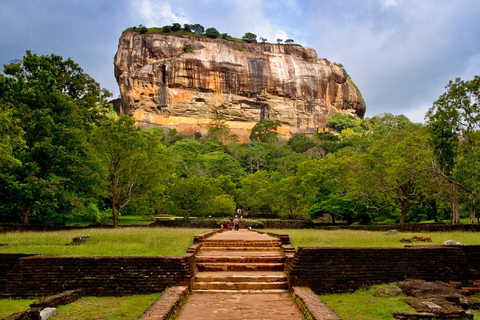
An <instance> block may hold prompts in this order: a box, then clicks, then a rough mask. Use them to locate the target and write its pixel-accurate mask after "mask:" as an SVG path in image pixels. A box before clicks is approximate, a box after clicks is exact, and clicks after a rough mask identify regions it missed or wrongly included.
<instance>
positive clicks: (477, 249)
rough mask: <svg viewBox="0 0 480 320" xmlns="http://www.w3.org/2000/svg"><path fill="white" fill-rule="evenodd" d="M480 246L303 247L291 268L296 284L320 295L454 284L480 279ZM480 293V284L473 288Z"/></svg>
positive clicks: (289, 268) (293, 282) (288, 269)
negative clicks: (407, 284)
mask: <svg viewBox="0 0 480 320" xmlns="http://www.w3.org/2000/svg"><path fill="white" fill-rule="evenodd" d="M479 255H480V246H466V247H441V246H428V247H427V246H421V247H419V246H418V247H405V248H337V247H335V248H334V247H324V248H322V247H305V248H302V247H301V248H299V249H298V251H297V252H296V253H295V255H294V257H293V259H292V260H291V261H289V263H288V265H287V272H288V273H289V276H290V277H289V279H290V285H291V286H308V287H311V288H312V290H314V291H315V292H316V293H329V292H348V291H354V290H356V289H358V288H361V287H363V286H368V285H373V284H378V283H389V282H395V281H402V280H405V279H423V280H427V281H436V280H438V281H445V282H455V283H456V284H457V286H458V287H462V285H463V286H468V285H472V284H473V283H474V281H472V280H476V281H477V283H478V280H480V273H479V269H477V270H475V268H478V266H479V264H478V259H479V258H478V256H479ZM472 289H473V290H470V291H475V290H480V286H477V288H472Z"/></svg>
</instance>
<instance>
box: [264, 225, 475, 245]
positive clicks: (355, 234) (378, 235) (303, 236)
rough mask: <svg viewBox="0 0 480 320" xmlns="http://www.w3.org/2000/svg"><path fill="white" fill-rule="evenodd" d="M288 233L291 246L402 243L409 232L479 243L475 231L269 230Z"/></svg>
mask: <svg viewBox="0 0 480 320" xmlns="http://www.w3.org/2000/svg"><path fill="white" fill-rule="evenodd" d="M269 231H273V232H278V233H287V234H289V235H290V242H291V244H292V245H293V246H294V247H295V248H298V247H404V246H405V245H406V244H409V243H402V242H400V239H402V238H411V237H412V236H429V237H430V238H431V239H432V241H433V242H417V243H413V244H419V245H425V244H431V245H441V244H442V243H443V242H444V241H445V240H455V241H459V242H461V243H463V244H466V245H480V233H479V232H466V231H455V232H399V233H397V234H393V235H385V232H383V231H357V230H344V229H336V230H314V229H275V230H269Z"/></svg>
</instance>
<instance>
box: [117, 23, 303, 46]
mask: <svg viewBox="0 0 480 320" xmlns="http://www.w3.org/2000/svg"><path fill="white" fill-rule="evenodd" d="M125 31H135V32H139V33H141V34H164V35H175V36H184V35H189V36H193V37H207V38H212V39H224V40H228V41H233V42H239V43H252V42H255V43H256V42H257V35H256V34H254V33H251V32H247V33H245V35H244V36H243V37H242V38H235V37H232V36H230V35H229V34H228V33H220V32H219V31H218V30H217V29H215V28H213V27H210V28H207V29H205V28H204V27H203V26H202V25H200V24H184V25H183V26H182V25H181V24H179V23H173V24H172V25H166V26H163V27H152V28H147V27H145V26H143V25H139V26H138V27H136V26H134V27H130V28H127V29H126V30H125ZM259 39H260V41H261V43H267V41H268V40H267V39H266V38H263V37H260V38H259ZM276 41H277V43H278V44H281V43H283V39H277V40H276ZM294 42H295V41H294V40H293V39H286V40H285V42H284V43H285V44H286V45H294ZM295 45H297V46H299V45H298V44H295Z"/></svg>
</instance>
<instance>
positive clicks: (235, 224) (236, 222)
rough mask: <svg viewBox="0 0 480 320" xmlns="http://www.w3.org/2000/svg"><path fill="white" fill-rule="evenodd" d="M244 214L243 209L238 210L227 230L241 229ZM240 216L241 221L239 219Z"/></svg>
mask: <svg viewBox="0 0 480 320" xmlns="http://www.w3.org/2000/svg"><path fill="white" fill-rule="evenodd" d="M242 213H243V211H242V209H240V208H238V209H237V214H236V215H235V218H231V219H230V222H228V223H227V230H235V231H237V230H238V229H240V220H243V216H242ZM239 216H240V219H238V217H239ZM222 229H223V224H222Z"/></svg>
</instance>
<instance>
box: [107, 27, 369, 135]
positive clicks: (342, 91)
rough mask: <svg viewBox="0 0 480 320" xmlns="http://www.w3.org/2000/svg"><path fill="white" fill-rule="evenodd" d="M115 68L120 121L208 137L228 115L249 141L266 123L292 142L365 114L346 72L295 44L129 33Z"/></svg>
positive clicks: (234, 130)
mask: <svg viewBox="0 0 480 320" xmlns="http://www.w3.org/2000/svg"><path fill="white" fill-rule="evenodd" d="M114 64H115V77H116V79H117V82H118V85H119V88H120V93H121V97H122V104H121V112H122V113H123V114H129V115H132V116H133V117H134V118H135V119H136V120H137V121H138V122H143V123H146V124H155V125H159V126H163V127H167V128H176V129H177V130H179V131H184V132H185V131H187V132H190V133H193V132H195V131H200V132H202V133H205V132H206V131H207V129H208V124H209V123H210V121H211V119H213V118H215V117H216V116H217V115H223V119H224V120H226V121H227V124H228V125H229V127H230V129H231V133H233V134H237V135H238V136H239V139H240V141H247V140H248V135H249V129H251V128H252V127H253V126H254V125H255V123H257V122H258V121H259V120H260V119H263V118H265V119H270V120H275V121H278V122H280V123H281V127H280V128H279V129H278V132H279V133H280V134H284V135H291V134H293V133H314V132H319V131H322V130H323V128H325V124H326V122H327V120H328V119H329V118H330V117H331V116H333V115H334V114H335V113H337V112H343V113H350V114H353V115H356V116H358V117H363V115H364V113H365V103H364V101H363V99H362V97H361V94H360V92H359V91H358V89H357V88H356V87H355V86H354V85H353V84H352V83H350V82H349V81H348V76H347V73H346V71H345V70H344V69H343V68H341V67H339V66H337V65H334V64H332V63H331V62H329V61H328V60H326V59H318V58H317V54H316V52H315V50H313V49H308V48H303V47H301V46H296V45H277V44H260V43H237V42H232V41H227V40H223V39H209V38H206V37H193V36H173V35H162V34H144V35H142V34H140V33H138V32H134V31H126V32H124V33H123V34H122V36H121V37H120V40H119V46H118V51H117V53H116V55H115V61H114Z"/></svg>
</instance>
